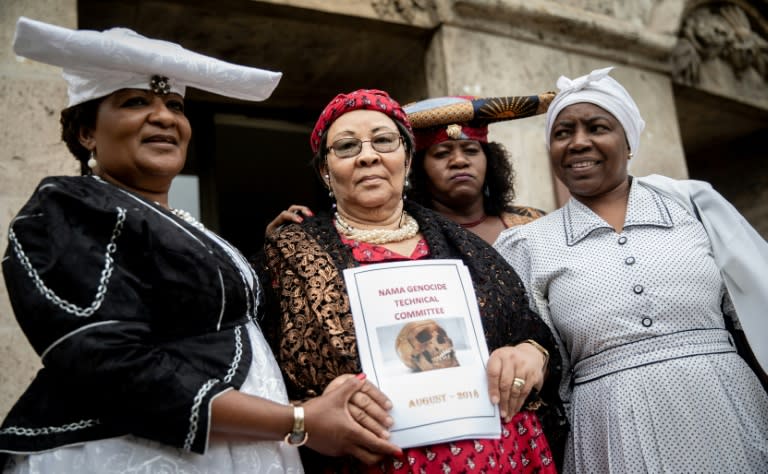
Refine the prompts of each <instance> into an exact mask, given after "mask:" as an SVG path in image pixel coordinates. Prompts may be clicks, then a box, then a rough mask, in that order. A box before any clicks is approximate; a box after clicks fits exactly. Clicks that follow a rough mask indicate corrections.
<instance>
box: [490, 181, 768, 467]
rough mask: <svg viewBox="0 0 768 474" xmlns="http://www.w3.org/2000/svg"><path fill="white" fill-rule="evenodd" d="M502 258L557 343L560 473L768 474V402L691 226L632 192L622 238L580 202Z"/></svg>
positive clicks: (703, 239) (643, 189)
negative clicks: (737, 343) (730, 327)
mask: <svg viewBox="0 0 768 474" xmlns="http://www.w3.org/2000/svg"><path fill="white" fill-rule="evenodd" d="M495 247H496V248H497V249H498V250H499V252H500V253H501V254H502V255H503V256H504V257H505V258H506V259H507V261H508V262H510V264H512V266H513V267H514V268H515V270H516V271H517V272H518V273H519V274H520V276H521V278H522V279H523V281H524V283H525V285H526V288H527V290H528V292H529V295H530V297H531V304H532V306H533V307H534V308H535V310H536V311H537V312H539V314H540V315H541V316H542V317H543V318H544V319H545V320H546V321H547V322H548V323H549V324H550V326H551V327H552V328H553V329H554V330H555V332H556V334H557V336H558V338H559V340H560V342H561V345H560V347H561V349H562V350H563V360H564V366H565V365H567V367H566V368H565V369H564V371H563V373H564V374H565V375H564V377H563V383H562V385H561V396H562V397H563V398H564V400H566V401H570V404H567V405H566V407H567V411H569V417H570V421H571V432H570V435H569V441H568V448H567V453H566V459H565V469H564V472H580V473H608V472H696V473H708V472H713V473H714V472H740V473H760V472H763V473H764V472H768V396H767V395H766V393H765V391H764V389H763V388H762V386H761V385H760V382H759V380H758V378H757V377H756V375H755V373H754V372H753V371H752V370H751V369H750V367H749V366H748V365H747V364H746V363H745V361H744V360H743V359H742V358H741V357H740V356H739V355H738V354H737V352H736V349H735V347H734V344H733V341H732V338H731V335H730V333H729V332H728V331H727V330H726V325H725V319H724V318H733V319H734V321H735V324H736V325H737V326H738V320H737V319H736V315H735V312H734V311H733V308H732V305H731V304H730V300H729V298H728V293H727V291H726V289H725V285H724V283H723V279H722V277H721V274H720V272H719V270H718V268H717V266H716V265H715V262H714V259H713V255H712V249H711V246H710V242H709V239H708V237H707V234H706V233H705V231H704V228H703V226H702V225H701V223H700V222H699V221H698V220H697V219H696V218H695V217H693V216H691V215H690V214H689V213H688V212H687V211H686V210H685V209H683V208H682V207H681V206H680V205H678V204H677V203H676V202H674V201H673V200H671V199H669V198H667V197H665V196H663V195H661V194H660V193H658V192H656V191H655V190H653V189H652V188H650V187H647V186H645V185H642V184H641V183H639V182H638V181H637V180H633V183H632V185H631V189H630V193H629V201H628V207H627V214H626V218H625V223H624V228H623V230H622V232H620V233H616V232H615V231H614V229H613V228H611V227H610V226H609V225H608V224H607V223H606V222H605V221H603V220H602V219H601V218H600V217H599V216H597V215H596V214H595V213H593V212H592V211H591V210H590V209H589V208H587V207H586V206H584V205H583V204H581V203H580V202H578V201H576V200H574V199H571V200H570V201H569V202H568V203H567V204H566V205H565V206H564V207H563V208H561V209H559V210H557V211H555V212H553V213H551V214H549V215H548V216H545V217H543V218H541V219H538V220H537V221H534V222H533V223H531V224H528V225H525V226H521V227H517V228H513V229H509V230H507V231H504V232H503V233H502V235H501V236H500V238H499V240H498V241H497V242H496V244H495Z"/></svg>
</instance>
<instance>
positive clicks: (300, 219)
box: [296, 216, 304, 224]
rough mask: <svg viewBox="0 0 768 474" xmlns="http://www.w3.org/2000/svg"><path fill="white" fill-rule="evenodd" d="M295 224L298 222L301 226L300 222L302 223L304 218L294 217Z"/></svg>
mask: <svg viewBox="0 0 768 474" xmlns="http://www.w3.org/2000/svg"><path fill="white" fill-rule="evenodd" d="M296 222H298V223H299V224H301V223H302V222H304V218H303V217H299V216H296Z"/></svg>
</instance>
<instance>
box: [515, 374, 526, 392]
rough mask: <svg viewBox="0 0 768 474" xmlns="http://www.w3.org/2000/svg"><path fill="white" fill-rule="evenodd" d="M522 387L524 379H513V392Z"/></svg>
mask: <svg viewBox="0 0 768 474" xmlns="http://www.w3.org/2000/svg"><path fill="white" fill-rule="evenodd" d="M524 386H525V379H519V378H517V377H515V379H514V380H513V381H512V387H513V388H514V389H515V390H520V389H521V388H523V387H524Z"/></svg>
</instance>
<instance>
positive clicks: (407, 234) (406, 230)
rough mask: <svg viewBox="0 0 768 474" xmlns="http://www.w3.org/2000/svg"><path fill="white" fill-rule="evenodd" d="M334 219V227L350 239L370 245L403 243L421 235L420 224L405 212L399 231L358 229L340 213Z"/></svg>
mask: <svg viewBox="0 0 768 474" xmlns="http://www.w3.org/2000/svg"><path fill="white" fill-rule="evenodd" d="M334 217H335V219H334V225H335V226H336V229H337V230H338V231H339V232H340V233H342V234H344V235H345V236H346V237H347V238H349V239H352V240H357V241H360V242H368V243H369V244H389V243H394V242H402V241H404V240H408V239H410V238H411V237H414V236H416V234H418V233H419V223H418V222H416V219H414V218H413V217H412V216H411V215H410V214H408V213H407V212H405V211H403V219H402V224H401V225H400V227H398V228H397V229H357V228H355V227H352V226H351V225H349V223H348V222H347V221H345V220H344V219H343V218H342V217H341V216H340V215H339V213H338V212H336V213H335V215H334Z"/></svg>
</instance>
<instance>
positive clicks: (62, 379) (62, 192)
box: [0, 177, 302, 473]
mask: <svg viewBox="0 0 768 474" xmlns="http://www.w3.org/2000/svg"><path fill="white" fill-rule="evenodd" d="M194 224H195V223H194V222H193V223H191V224H190V223H188V222H185V221H183V220H182V219H179V218H178V217H176V216H175V215H173V214H172V213H171V212H168V211H167V210H165V209H163V208H161V207H160V206H158V205H156V204H155V203H152V202H149V201H146V200H145V199H143V198H141V197H139V196H137V195H134V194H132V193H130V192H127V191H125V190H123V189H121V188H118V187H115V186H113V185H111V184H109V183H106V182H104V181H102V180H100V179H98V178H94V177H77V178H75V177H57V178H46V179H45V180H43V182H42V183H41V184H40V185H39V186H38V188H37V190H36V191H35V193H34V195H33V196H32V198H31V199H30V200H29V202H28V203H27V204H26V205H25V206H24V207H23V208H22V210H21V211H20V213H19V214H18V215H17V217H16V218H15V219H14V220H13V222H12V223H11V226H10V229H9V246H8V250H7V252H6V255H5V257H4V258H3V272H4V276H5V280H6V285H7V287H8V293H9V297H10V300H11V303H12V305H13V308H14V313H15V315H16V318H17V320H18V322H19V324H20V326H21V327H22V329H23V330H24V332H25V334H26V336H27V338H28V339H29V341H30V343H31V344H32V346H33V347H34V349H35V350H36V351H37V353H38V354H39V355H40V357H41V360H42V363H43V369H41V371H40V372H39V373H38V375H37V377H36V378H35V380H34V381H33V382H32V384H31V385H30V387H29V388H28V389H27V391H26V392H25V393H24V395H22V397H21V398H20V400H19V401H18V402H17V403H16V405H15V406H14V407H13V409H12V410H11V412H10V413H9V415H8V417H7V418H6V420H5V421H4V422H3V424H2V426H0V454H3V453H5V454H6V455H9V456H10V462H9V463H8V464H7V465H6V467H5V469H6V471H8V472H99V473H105V472H165V471H168V472H195V473H197V472H199V473H205V472H238V473H245V472H260V473H261V472H274V473H278V472H280V473H282V472H293V473H297V472H302V468H301V464H300V460H299V456H298V451H297V450H296V449H295V448H293V447H290V446H287V445H285V444H284V443H281V442H252V441H242V440H231V439H229V440H223V439H216V438H212V437H211V436H210V404H211V402H212V400H213V399H214V398H215V397H216V396H218V395H220V394H221V393H224V392H226V391H228V390H240V391H242V392H244V393H248V394H251V395H256V396H260V397H263V398H267V399H270V400H274V401H276V402H280V403H288V397H287V394H286V390H285V386H284V383H283V380H282V377H281V374H280V371H279V368H278V366H277V363H276V362H275V359H274V357H273V355H272V353H271V351H270V349H269V346H268V345H267V343H266V342H265V340H264V337H263V335H262V333H261V330H260V329H259V327H258V325H257V324H256V323H255V318H256V316H257V312H258V309H259V303H260V290H259V284H258V280H257V279H256V278H255V276H254V273H253V271H252V270H251V268H250V266H249V265H248V263H247V262H246V261H245V259H244V258H243V257H242V255H240V253H239V252H238V251H237V250H236V249H234V248H233V247H232V246H231V245H229V244H228V243H227V242H225V241H224V240H223V239H221V238H220V237H218V236H217V235H215V234H214V233H212V232H210V231H208V230H206V229H205V228H203V227H202V226H200V225H194ZM0 461H1V460H0ZM0 465H1V462H0Z"/></svg>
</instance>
